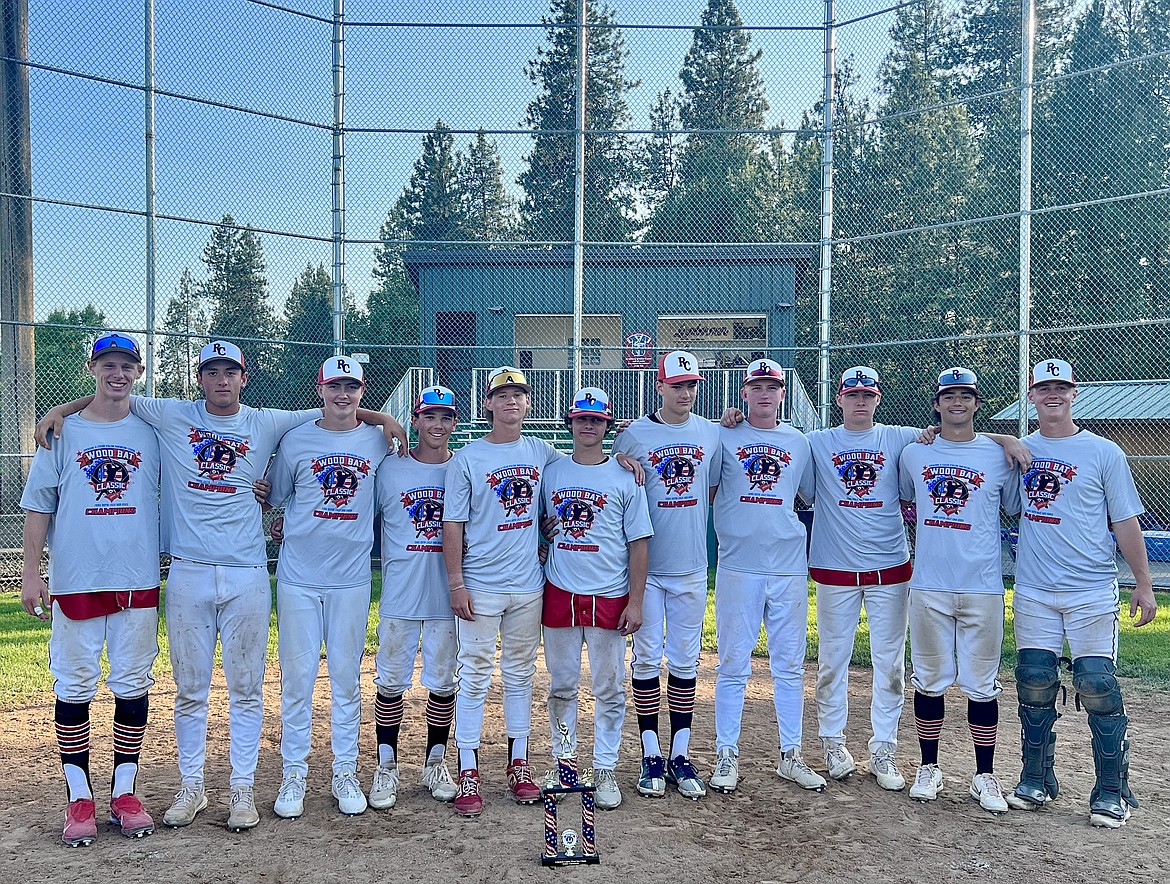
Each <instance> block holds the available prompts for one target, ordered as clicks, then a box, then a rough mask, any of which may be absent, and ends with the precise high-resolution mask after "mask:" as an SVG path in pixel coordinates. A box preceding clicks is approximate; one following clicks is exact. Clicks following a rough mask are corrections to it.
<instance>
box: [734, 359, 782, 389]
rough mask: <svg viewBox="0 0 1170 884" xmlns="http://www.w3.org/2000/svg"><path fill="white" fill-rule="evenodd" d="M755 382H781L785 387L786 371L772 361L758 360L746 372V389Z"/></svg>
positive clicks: (744, 379) (744, 383)
mask: <svg viewBox="0 0 1170 884" xmlns="http://www.w3.org/2000/svg"><path fill="white" fill-rule="evenodd" d="M753 381H779V382H780V386H784V369H783V367H782V366H781V365H780V363H779V362H774V361H773V360H771V359H756V360H754V361H753V362H752V364H751V365H749V366H748V370H747V371H746V372H744V375H743V385H744V386H745V387H746V386H747V385H748V384H750V383H752V382H753Z"/></svg>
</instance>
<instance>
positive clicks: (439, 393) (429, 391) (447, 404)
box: [412, 387, 456, 414]
mask: <svg viewBox="0 0 1170 884" xmlns="http://www.w3.org/2000/svg"><path fill="white" fill-rule="evenodd" d="M436 408H446V409H447V410H448V411H456V408H455V394H454V393H453V392H452V391H451V390H448V389H447V388H446V387H427V388H425V389H424V390H423V391H422V392H421V393H419V394H418V401H417V402H415V403H414V410H413V412H412V413H413V414H422V413H423V412H424V411H434V410H435V409H436Z"/></svg>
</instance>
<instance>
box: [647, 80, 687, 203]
mask: <svg viewBox="0 0 1170 884" xmlns="http://www.w3.org/2000/svg"><path fill="white" fill-rule="evenodd" d="M678 112H679V100H678V96H676V95H675V94H674V93H673V92H671V90H669V89H664V90H663V91H661V92H659V93H658V95H657V96H656V97H655V99H654V104H652V105H651V106H650V130H651V131H652V132H653V133H654V134H653V135H650V136H649V137H648V138H647V139H646V140H645V142H644V143H643V145H642V157H643V159H642V180H641V187H640V190H641V193H642V201H643V202H644V203H645V204H646V206H647V208H648V209H650V211H651V212H653V211H655V210H657V209H658V207H659V206H661V205H662V201H663V200H665V199H666V197H667V196H668V195H669V194H670V192H671V191H672V190H674V186H675V184H677V183H678V161H679V153H680V150H681V147H682V136H681V135H680V134H679V131H678V128H679V120H678Z"/></svg>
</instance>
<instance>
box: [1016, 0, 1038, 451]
mask: <svg viewBox="0 0 1170 884" xmlns="http://www.w3.org/2000/svg"><path fill="white" fill-rule="evenodd" d="M1020 26H1021V27H1020V31H1021V32H1020V308H1019V310H1020V341H1019V354H1020V369H1019V370H1020V377H1019V396H1020V416H1019V433H1020V436H1021V437H1023V436H1026V435H1027V434H1028V386H1029V384H1028V375H1029V371H1030V368H1031V365H1030V363H1031V343H1032V341H1031V332H1032V61H1033V56H1034V53H1035V42H1036V13H1035V10H1034V9H1033V6H1032V0H1023V3H1022V4H1021V7H1020Z"/></svg>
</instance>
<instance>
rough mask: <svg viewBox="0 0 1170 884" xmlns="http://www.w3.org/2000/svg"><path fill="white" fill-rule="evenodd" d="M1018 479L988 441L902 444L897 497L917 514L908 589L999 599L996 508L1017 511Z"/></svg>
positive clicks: (980, 438)
mask: <svg viewBox="0 0 1170 884" xmlns="http://www.w3.org/2000/svg"><path fill="white" fill-rule="evenodd" d="M1018 480H1019V471H1018V470H1017V469H1015V468H1014V467H1009V466H1008V464H1007V462H1006V461H1005V460H1004V456H1003V449H1002V448H1000V447H999V446H998V445H996V444H995V443H994V442H992V441H991V440H990V439H988V438H987V437H986V436H980V435H977V436H976V437H975V438H974V439H973V440H972V441H970V442H948V441H947V440H945V439H943V438H942V437H939V438H937V439H935V440H934V443H933V444H931V445H920V444H917V443H915V444H914V445H907V446H906V449H905V450H904V451H903V452H902V460H901V464H900V479H899V481H900V483H901V489H902V498H903V499H904V500H913V501H914V504H915V507H916V509H917V510H918V528H917V532H916V540H915V546H914V576H913V577H911V578H910V588H911V589H925V590H935V591H942V592H972V593H989V594H995V595H1003V558H1002V556H1001V554H1000V546H1001V540H1000V517H999V510H1000V506H1001V505H1002V506H1003V508H1004V509H1005V510H1007V512H1009V513H1015V512H1018V511H1019V506H1020V504H1019V498H1018V497H1017V495H1016V493H1015V483H1016V482H1017V481H1018Z"/></svg>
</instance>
